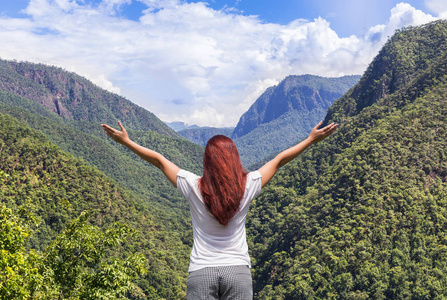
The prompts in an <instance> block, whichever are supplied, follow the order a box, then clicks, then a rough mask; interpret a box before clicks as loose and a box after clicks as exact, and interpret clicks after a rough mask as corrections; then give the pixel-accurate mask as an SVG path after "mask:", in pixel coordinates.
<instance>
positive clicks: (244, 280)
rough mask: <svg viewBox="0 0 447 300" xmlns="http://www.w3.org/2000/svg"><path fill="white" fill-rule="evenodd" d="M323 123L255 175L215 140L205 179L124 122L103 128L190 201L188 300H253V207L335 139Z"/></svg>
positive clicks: (232, 148)
mask: <svg viewBox="0 0 447 300" xmlns="http://www.w3.org/2000/svg"><path fill="white" fill-rule="evenodd" d="M321 123H322V122H320V123H319V124H318V125H317V126H315V128H313V130H312V132H311V133H310V135H309V137H308V138H307V139H305V140H304V141H302V142H301V143H299V144H297V145H295V146H293V147H291V148H289V149H287V150H285V151H283V152H281V153H280V154H278V155H277V156H276V157H275V158H274V159H272V160H271V161H269V162H268V163H266V164H265V165H264V166H263V167H261V168H260V169H259V170H257V171H254V172H250V173H248V172H246V171H245V170H244V168H243V166H242V164H241V161H240V159H239V154H238V151H237V148H236V145H235V144H234V142H233V141H232V140H231V139H230V138H228V137H226V136H223V135H217V136H214V137H212V138H211V139H210V140H209V141H208V143H207V145H206V148H205V154H204V157H203V176H202V177H199V176H197V175H195V174H193V173H191V172H188V171H185V170H181V169H180V168H179V167H177V166H176V165H175V164H173V163H172V162H171V161H169V160H168V159H166V158H165V157H164V156H163V155H161V154H160V153H158V152H155V151H153V150H150V149H148V148H145V147H142V146H140V145H138V144H137V143H135V142H133V141H131V140H130V139H129V137H128V135H127V132H126V130H125V129H124V127H123V125H122V124H121V122H118V125H119V127H120V128H121V131H119V130H115V129H113V128H111V127H110V126H107V125H104V124H103V125H101V126H102V128H103V129H104V130H105V132H106V133H107V134H108V135H109V136H110V137H112V138H113V139H114V140H115V141H116V142H118V143H120V144H123V145H124V146H126V147H127V148H129V149H130V150H132V151H133V152H135V153H136V154H137V155H139V156H140V157H141V158H143V159H144V160H146V161H148V162H150V163H151V164H153V165H154V166H156V167H157V168H159V169H160V170H161V171H162V172H163V174H164V175H165V176H166V177H167V178H168V180H169V181H170V182H171V183H172V184H173V185H174V186H175V187H176V188H178V189H179V190H180V192H182V194H183V195H184V196H185V197H186V198H187V199H188V202H189V207H190V212H191V219H192V224H193V236H194V244H193V248H192V251H191V257H190V264H189V276H188V281H187V299H241V300H245V299H252V298H253V289H252V279H251V273H250V268H251V264H250V257H249V255H248V246H247V239H246V235H245V217H246V215H247V211H248V207H249V204H250V202H251V201H252V200H253V198H254V197H256V196H257V195H258V194H259V193H260V192H261V188H262V187H263V186H265V185H266V184H267V183H268V182H269V181H270V179H271V178H272V177H273V176H274V175H275V173H276V172H277V171H278V169H279V168H281V167H282V166H284V165H285V164H286V163H288V162H289V161H291V160H293V159H294V158H295V157H297V156H298V155H300V154H301V153H302V152H303V151H304V150H306V149H307V148H308V147H309V146H311V145H312V144H315V143H317V142H319V141H322V140H323V139H325V138H326V137H327V136H329V135H331V134H332V133H333V132H334V131H335V129H336V128H337V126H338V125H337V124H334V123H333V124H330V125H328V126H326V127H324V128H322V129H319V127H320V126H321Z"/></svg>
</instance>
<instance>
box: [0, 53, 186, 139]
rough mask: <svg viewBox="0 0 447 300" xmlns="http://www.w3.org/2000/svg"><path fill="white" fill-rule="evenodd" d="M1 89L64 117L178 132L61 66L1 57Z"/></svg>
mask: <svg viewBox="0 0 447 300" xmlns="http://www.w3.org/2000/svg"><path fill="white" fill-rule="evenodd" d="M0 89H1V90H3V91H6V92H11V93H13V94H16V95H19V96H22V97H24V98H27V99H29V100H32V101H34V102H36V103H39V104H40V105H42V106H43V107H45V108H47V109H49V110H50V111H52V112H54V113H56V114H58V115H60V116H62V117H63V118H65V119H71V120H82V121H87V122H91V123H101V122H103V123H110V124H116V123H117V121H118V120H120V121H121V122H123V123H124V124H127V126H128V127H129V128H131V129H134V130H153V131H156V132H159V133H162V134H166V135H171V136H176V137H178V135H177V134H176V133H175V131H173V130H172V129H170V128H169V127H168V126H167V125H166V124H164V123H163V122H162V121H161V120H159V119H158V118H157V117H156V116H155V115H153V114H152V113H150V112H149V111H147V110H145V109H144V108H142V107H139V106H138V105H136V104H134V103H132V102H130V101H129V100H127V99H125V98H123V97H121V96H118V95H116V94H114V93H110V92H108V91H106V90H104V89H101V88H99V87H98V86H96V85H94V84H93V83H91V82H90V81H88V80H87V79H85V78H83V77H81V76H79V75H77V74H75V73H71V72H67V71H65V70H63V69H61V68H57V67H51V66H47V65H44V64H33V63H29V62H15V61H6V60H0Z"/></svg>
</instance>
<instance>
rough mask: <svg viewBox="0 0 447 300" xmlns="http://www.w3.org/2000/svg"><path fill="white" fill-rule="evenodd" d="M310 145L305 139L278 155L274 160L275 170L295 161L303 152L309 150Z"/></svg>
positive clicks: (309, 141) (310, 142)
mask: <svg viewBox="0 0 447 300" xmlns="http://www.w3.org/2000/svg"><path fill="white" fill-rule="evenodd" d="M312 144H313V142H312V141H311V140H310V139H309V138H307V139H305V140H304V141H302V142H300V143H299V144H296V145H295V146H293V147H291V148H288V149H286V150H284V151H283V152H281V153H279V154H278V155H277V156H276V158H275V160H276V161H277V163H278V165H277V169H279V168H281V167H282V166H284V165H285V164H287V163H288V162H290V161H291V160H293V159H295V158H296V157H297V156H298V155H300V154H301V153H303V152H304V150H306V149H307V148H309V147H310V146H311V145H312Z"/></svg>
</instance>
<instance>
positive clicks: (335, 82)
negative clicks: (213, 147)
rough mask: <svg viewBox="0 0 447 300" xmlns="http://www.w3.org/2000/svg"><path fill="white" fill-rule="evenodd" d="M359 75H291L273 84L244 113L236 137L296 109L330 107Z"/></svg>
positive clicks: (310, 109)
mask: <svg viewBox="0 0 447 300" xmlns="http://www.w3.org/2000/svg"><path fill="white" fill-rule="evenodd" d="M359 78H360V76H357V75H352V76H343V77H331V78H327V77H321V76H316V75H310V74H306V75H289V76H287V77H286V78H284V80H282V81H281V82H280V83H279V84H278V85H277V86H273V87H269V88H268V89H267V90H266V91H265V92H264V93H263V94H262V95H261V96H260V97H259V98H258V99H257V100H256V101H255V103H254V104H253V105H252V106H251V107H250V108H249V110H248V111H247V112H246V113H245V114H243V115H242V117H241V118H240V120H239V123H238V124H237V126H236V128H235V130H234V132H233V135H232V137H233V138H240V137H242V136H244V135H246V134H248V133H249V132H251V131H253V130H254V129H256V128H257V127H258V126H259V125H261V124H265V123H268V122H271V121H273V120H275V119H277V118H279V117H281V116H282V115H284V114H286V113H288V112H290V111H292V110H297V111H300V112H311V111H313V110H314V109H322V110H327V109H328V107H329V106H330V105H331V104H332V103H333V102H334V101H335V100H336V99H338V98H339V97H341V96H342V95H343V94H344V93H345V92H346V91H348V89H349V88H351V87H352V86H353V85H354V84H355V83H356V82H357V81H358V80H359Z"/></svg>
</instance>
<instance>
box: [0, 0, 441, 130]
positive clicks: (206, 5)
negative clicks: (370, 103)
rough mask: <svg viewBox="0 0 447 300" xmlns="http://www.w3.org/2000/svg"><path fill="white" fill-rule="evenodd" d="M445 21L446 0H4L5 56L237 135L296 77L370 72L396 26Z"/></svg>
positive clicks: (1, 53) (164, 114) (0, 4)
mask: <svg viewBox="0 0 447 300" xmlns="http://www.w3.org/2000/svg"><path fill="white" fill-rule="evenodd" d="M437 19H447V0H417V1H416V0H408V1H403V2H401V1H391V0H374V1H373V0H337V1H334V0H312V1H309V0H201V1H199V0H0V42H1V47H0V58H2V59H9V60H12V59H15V60H17V61H29V62H35V63H44V64H48V65H53V66H58V67H62V68H63V69H65V70H67V71H70V72H75V73H77V74H79V75H81V76H84V77H85V78H87V79H89V80H91V81H92V82H93V83H95V84H96V85H98V86H100V87H102V88H105V89H107V90H109V91H111V92H114V93H117V94H119V95H121V96H124V97H125V98H127V99H128V100H130V101H132V102H134V103H136V104H138V105H139V106H142V107H144V108H145V109H147V110H149V111H151V112H153V113H154V114H155V115H157V116H158V117H159V118H160V119H161V120H163V121H166V122H173V121H182V122H185V123H187V124H189V125H193V124H195V125H200V126H214V127H228V126H235V125H236V124H237V122H238V120H239V118H240V117H241V115H242V114H243V113H244V112H245V111H247V109H248V108H249V107H250V105H251V104H253V102H254V101H255V100H256V99H257V98H258V97H259V96H260V95H261V94H262V92H263V91H265V89H266V88H268V87H270V86H273V85H276V84H278V83H279V82H280V81H281V80H282V79H284V78H285V77H286V76H288V75H301V74H313V75H320V76H325V77H336V76H343V75H353V74H355V75H362V74H363V72H364V71H365V69H366V67H367V66H368V64H369V63H370V62H371V61H372V59H373V58H374V57H375V55H377V53H378V51H379V50H380V49H381V47H382V46H383V45H384V44H385V42H386V41H387V40H388V38H389V37H391V36H392V35H393V34H394V32H395V30H396V29H400V28H403V27H406V26H410V25H413V26H417V25H422V24H425V23H428V22H431V21H434V20H437ZM124 125H125V124H124Z"/></svg>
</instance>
